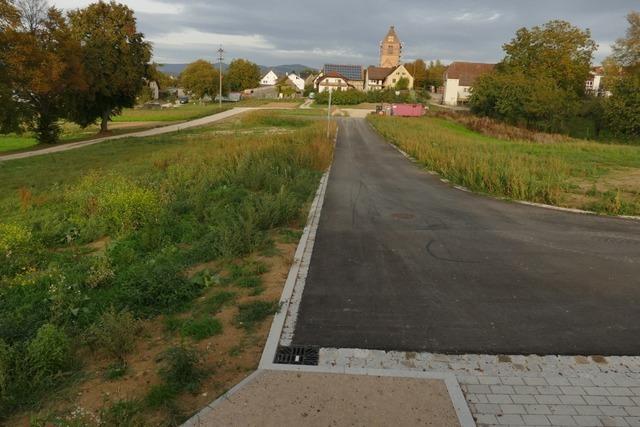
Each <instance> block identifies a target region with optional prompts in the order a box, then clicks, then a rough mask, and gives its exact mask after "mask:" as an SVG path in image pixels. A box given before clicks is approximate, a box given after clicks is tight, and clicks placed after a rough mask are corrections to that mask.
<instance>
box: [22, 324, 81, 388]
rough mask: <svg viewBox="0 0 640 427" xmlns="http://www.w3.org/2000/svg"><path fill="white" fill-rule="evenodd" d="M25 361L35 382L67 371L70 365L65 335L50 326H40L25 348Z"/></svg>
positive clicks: (68, 347)
mask: <svg viewBox="0 0 640 427" xmlns="http://www.w3.org/2000/svg"><path fill="white" fill-rule="evenodd" d="M27 361H28V364H29V368H30V371H31V372H32V374H33V377H34V378H35V379H36V380H37V381H46V380H48V379H51V378H52V377H54V376H55V375H57V374H59V373H61V372H63V371H65V370H67V369H68V368H69V367H70V365H71V344H70V342H69V339H68V338H67V335H66V334H65V333H64V332H63V331H61V330H60V329H58V328H57V327H56V326H54V325H52V324H45V325H43V326H41V327H40V329H38V333H37V334H36V337H35V338H34V339H33V340H32V341H31V342H30V343H29V345H28V346H27Z"/></svg>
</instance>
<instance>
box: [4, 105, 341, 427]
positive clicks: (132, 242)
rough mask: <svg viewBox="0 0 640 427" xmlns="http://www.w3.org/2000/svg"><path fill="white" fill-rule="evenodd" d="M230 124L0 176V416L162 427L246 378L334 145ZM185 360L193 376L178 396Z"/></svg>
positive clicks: (309, 130) (316, 137) (308, 134)
mask: <svg viewBox="0 0 640 427" xmlns="http://www.w3.org/2000/svg"><path fill="white" fill-rule="evenodd" d="M238 120H239V121H236V122H234V124H233V129H232V131H233V132H232V133H222V132H221V131H220V129H219V128H217V127H216V126H215V125H214V126H209V127H206V128H201V129H192V130H189V131H186V132H180V133H175V134H169V135H163V136H161V137H154V138H146V139H135V140H134V139H125V140H118V141H111V142H106V143H104V144H98V145H94V146H89V147H85V148H82V149H78V150H72V151H68V152H64V153H56V154H53V155H47V156H39V157H34V158H28V159H20V160H14V161H9V162H3V163H1V164H0V179H1V180H2V181H3V183H4V184H5V185H6V188H7V191H5V192H3V193H2V194H1V195H0V216H1V217H2V221H1V223H0V257H1V258H2V259H3V260H6V261H7V262H3V263H2V264H1V265H0V382H1V383H0V391H1V393H0V417H3V418H7V417H9V419H10V422H21V420H24V417H25V416H27V415H25V412H24V411H25V410H26V411H27V412H26V413H27V414H28V413H29V412H30V411H31V413H32V414H34V412H35V413H36V414H35V415H34V417H36V418H38V419H41V420H44V421H43V422H44V423H45V424H46V423H47V422H54V421H55V420H64V419H67V418H68V417H72V416H73V417H75V416H78V417H80V415H82V414H85V412H86V414H85V415H87V419H88V420H90V419H91V417H97V416H98V415H99V413H100V411H103V410H104V411H107V412H108V413H109V414H111V415H112V416H114V417H126V416H128V415H127V414H132V415H139V413H140V411H142V412H144V413H145V419H147V420H151V422H150V423H149V424H150V425H171V424H174V423H177V422H179V421H180V420H183V419H184V417H186V416H187V415H188V414H189V413H191V412H193V411H194V410H196V409H197V408H198V407H201V406H203V405H204V404H205V403H206V402H208V401H210V400H211V399H213V398H215V396H216V395H217V394H219V393H222V392H223V391H224V389H225V388H226V387H228V385H229V384H230V383H232V382H233V381H237V380H238V378H239V376H242V375H243V373H244V372H246V371H247V370H250V369H252V368H254V367H255V366H256V365H257V363H258V358H259V353H260V350H261V347H262V344H263V340H264V338H265V337H266V334H267V329H268V325H267V324H266V323H265V322H264V320H266V319H267V318H268V316H270V315H271V314H272V313H273V311H274V307H273V303H272V301H274V300H277V298H278V296H279V294H280V291H281V287H282V285H283V283H284V279H285V277H286V271H287V270H288V265H289V262H290V260H291V257H292V256H293V251H294V247H295V244H293V243H285V242H284V241H285V240H286V241H289V240H290V235H291V234H295V233H296V231H297V230H299V229H300V227H301V225H302V224H303V222H304V218H305V215H304V213H305V210H306V207H307V206H308V203H309V201H310V199H311V197H312V196H313V194H314V192H315V189H316V187H317V184H318V181H319V178H320V176H321V174H322V172H323V171H324V170H325V169H326V167H327V166H328V164H329V162H330V160H331V154H332V149H333V146H332V143H331V140H330V139H327V138H326V135H325V132H326V129H325V126H324V124H323V123H322V122H314V121H313V120H308V119H307V118H304V117H297V116H287V115H286V114H282V113H276V112H271V113H270V114H265V113H256V114H255V115H247V116H245V117H242V118H240V119H238ZM269 129H278V132H272V131H270V130H269ZM281 230H286V231H281ZM291 230H293V231H291ZM287 239H289V240H287ZM261 253H264V254H266V255H260V254H261ZM245 307H249V308H245ZM242 316H244V317H242ZM239 318H242V319H244V320H242V321H239V320H238V319H239ZM167 319H169V320H167ZM171 319H173V320H171ZM125 325H126V326H125ZM167 325H172V326H171V327H167ZM184 346H186V347H189V348H194V349H195V351H196V352H197V354H198V357H197V359H198V360H197V363H196V361H193V363H192V364H197V365H198V367H197V370H198V372H202V373H203V376H202V378H200V377H198V378H199V381H198V382H197V384H196V383H193V382H190V383H189V386H186V385H184V384H181V385H179V386H176V383H175V382H172V381H171V380H169V379H167V378H169V377H167V376H166V375H165V374H166V369H169V368H166V367H165V368H161V366H163V365H166V363H165V362H164V361H166V357H165V356H163V355H165V354H167V353H166V352H167V351H168V350H169V349H171V348H178V347H180V348H182V347H184ZM105 349H106V350H108V351H105ZM174 356H175V355H174ZM182 361H183V362H184V358H183V360H182ZM189 363H191V362H189ZM169 365H170V364H169ZM171 369H173V368H171ZM185 369H186V368H185ZM194 369H195V368H194ZM150 387H152V388H154V390H156V391H153V393H155V397H153V396H152V397H148V396H147V393H149V394H150V395H151V394H152V391H151V390H150ZM202 389H204V390H206V391H205V392H204V395H203V394H202V393H200V394H197V393H196V392H199V391H200V390H202ZM53 390H57V392H56V393H52V391H53ZM105 390H111V391H112V392H113V393H110V394H109V395H110V396H111V398H112V399H115V398H117V399H118V400H117V401H116V402H115V403H110V405H111V406H112V408H111V407H107V403H106V402H104V394H103V392H104V391H105ZM193 393H196V394H193ZM209 393H210V394H209ZM56 396H60V398H58V399H56V398H55V397H56ZM150 402H153V404H151V403H150ZM74 406H77V407H81V408H83V409H82V411H79V412H78V411H75V412H74ZM134 407H135V408H142V409H139V410H137V411H134V410H131V408H134ZM109 408H111V409H109ZM83 411H84V412H83ZM74 414H75V415H74ZM78 414H80V415H78ZM111 415H110V416H111ZM83 416H84V415H83ZM21 417H22V418H21ZM83 420H84V418H83ZM67 421H69V420H67ZM76 421H78V420H76ZM78 422H79V423H80V421H78ZM82 422H84V421H82ZM123 422H124V421H123ZM87 423H89V424H91V423H90V422H89V421H87ZM81 424H82V423H81Z"/></svg>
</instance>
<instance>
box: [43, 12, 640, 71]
mask: <svg viewBox="0 0 640 427" xmlns="http://www.w3.org/2000/svg"><path fill="white" fill-rule="evenodd" d="M50 2H51V3H52V4H53V5H55V6H57V7H60V8H64V9H70V8H76V7H82V6H85V5H87V4H89V3H91V1H85V0H50ZM123 3H125V4H127V5H128V6H129V7H131V8H133V10H135V12H136V16H137V18H138V25H139V28H140V30H141V31H142V32H143V33H145V35H146V37H147V38H148V39H149V40H150V41H151V42H152V43H153V46H154V57H155V58H154V59H155V61H156V62H160V63H185V62H191V61H193V60H195V59H198V58H204V59H207V60H213V59H214V58H215V56H216V50H217V49H218V47H219V45H220V44H223V45H224V49H225V50H226V52H227V54H226V55H227V59H226V62H228V60H229V59H232V58H247V59H250V60H252V61H254V62H257V63H259V64H261V65H280V64H293V63H301V64H305V65H309V66H314V67H319V66H321V65H322V64H324V63H344V64H351V63H353V64H362V65H370V64H375V63H377V57H378V45H379V42H380V40H381V39H382V38H383V37H384V35H385V34H386V32H387V30H388V28H389V26H390V25H395V26H396V30H397V32H398V35H399V37H400V38H401V40H402V41H403V43H404V46H405V48H404V56H403V60H404V61H410V60H413V59H416V58H424V59H427V60H431V59H442V60H444V61H451V60H469V61H480V62H496V61H498V60H500V59H501V58H502V50H501V46H502V44H503V43H505V42H507V41H508V40H510V39H511V38H512V37H513V35H514V33H515V31H516V30H517V29H518V28H520V27H523V26H526V27H530V26H533V25H538V24H543V23H545V22H547V21H549V20H551V19H564V20H568V21H570V22H571V23H573V24H574V25H577V26H579V27H581V28H589V29H591V31H592V35H593V38H594V40H595V41H596V42H597V43H598V44H599V45H600V49H599V51H598V53H597V54H596V61H597V62H599V61H601V60H602V59H603V58H604V57H606V56H607V55H608V54H609V52H610V45H611V43H612V42H613V41H614V40H615V39H616V38H618V37H621V36H622V35H623V34H624V32H625V29H626V20H625V16H626V14H627V13H628V12H630V11H631V10H633V9H634V8H635V10H640V2H639V1H638V0H608V1H603V0H537V1H535V0H534V1H530V0H458V1H446V2H443V1H433V0H402V1H379V0H357V1H347V0H322V1H313V2H312V1H307V0H298V1H291V0H289V1H283V0H212V1H204V0H202V1H201V0H131V1H123Z"/></svg>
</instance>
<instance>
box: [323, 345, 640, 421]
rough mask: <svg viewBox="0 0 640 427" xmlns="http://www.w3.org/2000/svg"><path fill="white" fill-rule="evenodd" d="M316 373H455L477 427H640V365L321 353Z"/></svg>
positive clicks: (621, 360)
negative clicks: (337, 369) (328, 370)
mask: <svg viewBox="0 0 640 427" xmlns="http://www.w3.org/2000/svg"><path fill="white" fill-rule="evenodd" d="M320 366H338V367H340V366H344V367H351V368H362V369H367V368H369V369H381V368H382V369H402V370H407V369H408V370H420V371H436V372H448V373H454V374H455V375H456V377H457V379H458V382H459V383H460V386H461V388H462V391H463V392H464V394H465V397H466V399H467V402H468V403H469V408H470V410H471V413H472V415H473V416H474V418H475V420H476V423H477V425H478V426H494V425H512V426H584V427H596V426H639V427H640V357H627V356H624V357H617V356H609V357H603V356H591V357H585V356H507V355H497V356H492V355H476V354H465V355H442V354H434V353H412V352H396V351H389V352H386V351H382V350H359V349H328V348H323V349H321V350H320Z"/></svg>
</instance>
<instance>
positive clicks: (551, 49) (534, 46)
mask: <svg viewBox="0 0 640 427" xmlns="http://www.w3.org/2000/svg"><path fill="white" fill-rule="evenodd" d="M597 48H598V45H597V44H596V43H595V42H594V41H593V40H592V39H591V32H590V31H589V30H582V29H580V28H577V27H574V26H573V25H571V24H570V23H569V22H566V21H550V22H547V23H546V24H544V25H542V26H536V27H533V28H531V29H528V28H521V29H519V30H518V31H517V32H516V37H515V38H514V39H513V40H511V42H509V43H507V44H505V45H504V46H503V49H504V51H505V53H506V56H505V58H504V59H503V61H502V63H503V65H504V68H506V69H509V70H517V71H520V72H523V73H524V74H526V75H530V76H541V75H543V76H547V77H550V78H552V79H554V80H555V81H556V82H557V83H558V86H559V87H561V88H563V89H566V90H568V91H572V92H574V93H575V94H576V95H578V96H581V95H582V94H583V93H584V82H585V81H586V80H587V78H588V77H589V71H590V69H591V61H592V60H593V54H594V52H595V51H596V50H597Z"/></svg>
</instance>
